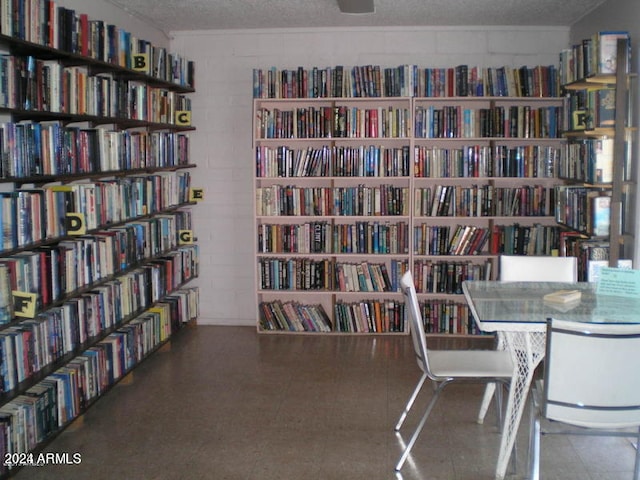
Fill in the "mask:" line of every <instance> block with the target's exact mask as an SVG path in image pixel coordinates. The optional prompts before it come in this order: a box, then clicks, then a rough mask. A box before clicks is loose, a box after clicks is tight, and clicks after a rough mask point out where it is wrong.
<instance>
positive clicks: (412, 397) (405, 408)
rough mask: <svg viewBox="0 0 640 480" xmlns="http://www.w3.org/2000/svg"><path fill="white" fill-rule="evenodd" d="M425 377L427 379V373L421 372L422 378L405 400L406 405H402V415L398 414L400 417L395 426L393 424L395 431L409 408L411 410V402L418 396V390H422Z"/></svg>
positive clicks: (402, 421) (400, 425)
mask: <svg viewBox="0 0 640 480" xmlns="http://www.w3.org/2000/svg"><path fill="white" fill-rule="evenodd" d="M426 379H427V374H426V373H423V374H422V378H421V379H420V381H419V382H418V384H417V385H416V388H415V389H414V390H413V393H412V394H411V396H410V397H409V401H408V402H407V405H406V406H405V407H404V411H403V412H402V415H400V418H399V419H398V423H396V426H395V431H396V432H397V431H398V430H400V427H402V424H403V423H404V420H405V418H407V414H408V413H409V410H411V407H412V406H413V402H415V401H416V398H417V397H418V394H419V393H420V390H422V385H424V381H425V380H426Z"/></svg>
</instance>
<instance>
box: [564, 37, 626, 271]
mask: <svg viewBox="0 0 640 480" xmlns="http://www.w3.org/2000/svg"><path fill="white" fill-rule="evenodd" d="M629 45H630V40H629V37H628V34H626V33H625V32H602V33H599V34H597V35H594V36H593V37H591V38H590V39H588V41H585V42H583V43H582V44H581V45H580V51H579V52H578V53H576V52H573V51H572V52H571V53H572V54H573V55H579V56H580V58H582V59H583V61H582V62H577V64H578V65H581V68H580V69H579V70H578V71H577V72H573V75H569V76H568V78H567V81H566V83H565V85H564V88H565V90H566V91H567V98H568V100H569V108H568V109H567V110H568V114H569V115H570V118H569V119H570V120H571V122H572V123H571V128H570V129H569V130H568V131H567V132H565V136H566V137H567V138H568V139H569V142H568V145H567V148H568V152H567V155H566V156H565V162H564V163H563V165H562V168H561V174H562V175H563V177H564V178H565V179H566V180H567V183H568V184H567V185H566V186H564V187H560V188H559V195H558V198H559V209H558V212H557V219H558V222H559V223H562V224H564V225H567V226H568V227H570V228H571V229H572V231H573V232H574V233H573V235H571V234H570V235H569V237H568V238H567V240H566V242H565V243H566V245H565V249H566V250H567V253H569V254H572V255H575V256H577V257H578V258H579V278H580V279H581V280H588V281H595V280H597V276H598V268H599V267H601V266H610V267H617V266H620V267H632V266H633V248H634V242H635V227H634V212H635V208H636V206H635V202H636V183H635V178H636V166H635V162H634V161H633V159H634V158H635V147H634V139H635V136H636V135H637V128H635V126H634V120H633V110H632V109H633V105H634V102H635V98H634V97H635V90H636V88H637V78H636V75H635V74H632V73H630V72H629V48H630V47H629ZM577 48H578V47H575V48H574V50H575V49H577ZM573 55H572V56H573ZM569 205H571V206H572V208H571V210H570V209H569V208H568V206H569ZM574 211H576V212H583V215H581V216H576V215H574V214H573V212H574Z"/></svg>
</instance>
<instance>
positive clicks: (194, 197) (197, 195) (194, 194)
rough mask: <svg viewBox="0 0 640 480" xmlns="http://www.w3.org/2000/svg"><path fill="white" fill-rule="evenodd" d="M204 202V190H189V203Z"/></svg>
mask: <svg viewBox="0 0 640 480" xmlns="http://www.w3.org/2000/svg"><path fill="white" fill-rule="evenodd" d="M202 200H204V188H190V189H189V201H190V202H200V201H202Z"/></svg>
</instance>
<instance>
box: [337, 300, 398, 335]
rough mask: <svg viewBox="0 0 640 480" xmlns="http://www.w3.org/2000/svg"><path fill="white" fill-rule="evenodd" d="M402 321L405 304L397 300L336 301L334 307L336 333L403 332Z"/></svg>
mask: <svg viewBox="0 0 640 480" xmlns="http://www.w3.org/2000/svg"><path fill="white" fill-rule="evenodd" d="M404 320H405V304H404V302H399V301H397V300H362V301H359V302H343V301H338V302H336V304H335V305H334V322H335V331H336V332H348V333H395V332H404V331H405V322H404Z"/></svg>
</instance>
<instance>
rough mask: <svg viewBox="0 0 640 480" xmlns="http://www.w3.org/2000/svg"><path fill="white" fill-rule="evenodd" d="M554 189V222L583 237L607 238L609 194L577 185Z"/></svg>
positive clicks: (609, 208)
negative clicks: (555, 198)
mask: <svg viewBox="0 0 640 480" xmlns="http://www.w3.org/2000/svg"><path fill="white" fill-rule="evenodd" d="M555 188H556V191H557V199H558V206H557V208H556V221H557V222H558V223H560V224H562V225H566V226H567V227H569V228H571V229H573V230H575V231H577V232H580V233H583V234H585V235H595V236H608V235H609V225H610V218H611V192H610V191H602V190H599V189H594V188H590V187H583V186H578V185H559V186H557V187H555Z"/></svg>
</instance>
